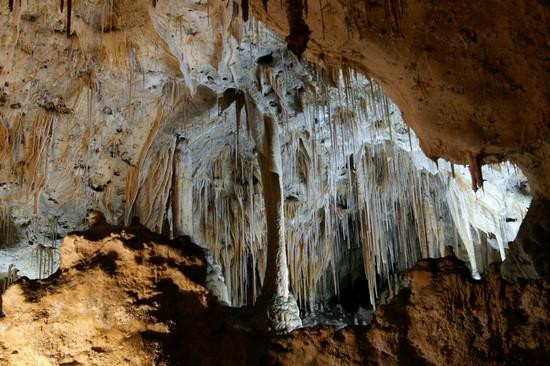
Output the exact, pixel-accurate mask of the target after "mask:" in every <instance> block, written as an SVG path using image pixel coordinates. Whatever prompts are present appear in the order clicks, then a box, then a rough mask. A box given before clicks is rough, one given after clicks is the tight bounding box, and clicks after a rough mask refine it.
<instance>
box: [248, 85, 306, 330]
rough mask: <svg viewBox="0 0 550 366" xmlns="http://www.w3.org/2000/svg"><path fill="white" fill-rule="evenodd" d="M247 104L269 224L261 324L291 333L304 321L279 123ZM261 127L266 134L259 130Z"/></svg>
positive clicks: (260, 302)
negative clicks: (294, 276) (289, 238)
mask: <svg viewBox="0 0 550 366" xmlns="http://www.w3.org/2000/svg"><path fill="white" fill-rule="evenodd" d="M246 107H247V118H248V124H249V127H250V129H251V132H252V136H253V138H254V141H255V142H256V148H257V151H258V163H259V165H260V172H261V180H262V187H263V195H264V204H265V214H266V225H267V265H266V273H265V279H264V283H263V286H262V294H261V295H260V298H259V299H258V302H257V303H256V305H257V309H259V310H260V314H259V315H260V316H259V319H258V320H259V323H260V327H262V328H265V329H267V330H269V331H275V332H289V331H291V330H293V329H295V328H297V327H300V326H301V324H302V322H301V320H300V311H299V309H298V305H297V303H296V299H295V298H294V297H293V296H292V295H291V294H290V291H289V279H288V263H287V255H286V243H285V216H284V199H283V176H282V172H283V170H282V161H281V145H280V142H279V126H278V124H277V121H276V120H275V119H273V118H272V117H270V116H267V115H262V114H261V113H259V111H258V109H257V107H256V105H255V103H254V101H253V100H251V99H250V98H249V97H248V96H247V98H246ZM260 126H261V127H263V131H262V133H260V132H259V131H258V127H260ZM264 311H265V312H264Z"/></svg>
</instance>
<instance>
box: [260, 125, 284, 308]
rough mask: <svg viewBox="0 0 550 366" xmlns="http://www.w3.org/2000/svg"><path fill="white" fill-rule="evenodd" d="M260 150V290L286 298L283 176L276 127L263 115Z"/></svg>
mask: <svg viewBox="0 0 550 366" xmlns="http://www.w3.org/2000/svg"><path fill="white" fill-rule="evenodd" d="M263 128H264V134H263V141H262V149H261V150H259V151H258V163H259V165H260V172H261V179H262V187H263V195H264V204H265V215H266V224H267V267H266V274H265V280H264V285H263V289H262V293H263V294H265V296H267V297H283V298H285V299H286V298H288V295H289V290H288V288H289V281H288V264H287V257H286V243H285V218H284V207H283V204H284V201H283V178H282V162H281V146H280V143H279V126H278V125H277V122H275V121H274V120H273V119H272V118H270V117H267V116H264V118H263Z"/></svg>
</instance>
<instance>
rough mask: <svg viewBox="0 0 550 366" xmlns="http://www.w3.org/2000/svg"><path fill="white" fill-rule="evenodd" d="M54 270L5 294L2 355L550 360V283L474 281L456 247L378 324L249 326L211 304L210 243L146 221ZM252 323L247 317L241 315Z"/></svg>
mask: <svg viewBox="0 0 550 366" xmlns="http://www.w3.org/2000/svg"><path fill="white" fill-rule="evenodd" d="M62 250H63V254H64V255H63V263H62V268H61V269H60V271H59V272H58V273H56V274H55V275H54V276H52V277H51V278H50V279H47V280H36V281H29V280H26V279H21V280H20V281H19V282H18V283H16V284H15V285H13V286H12V287H10V288H9V289H8V291H7V292H6V294H5V295H4V311H5V313H6V316H5V317H4V318H1V319H0V364H1V365H22V366H23V365H37V364H41V365H58V364H85V365H91V364H100V365H113V364H135V365H141V364H151V363H153V362H154V363H156V364H171V365H178V364H202V365H258V364H262V365H271V364H277V365H302V364H310V365H344V364H346V365H347V364H373V365H374V364H377V365H398V364H403V363H406V364H437V365H439V364H448V365H475V364H487V365H503V364H509V365H517V364H532V365H545V364H546V362H547V361H548V359H549V357H550V350H549V349H548V346H547V345H548V343H549V342H550V332H549V329H550V328H549V325H550V324H549V322H550V320H549V318H548V308H549V306H550V304H549V301H550V297H549V294H550V287H549V286H548V283H546V282H543V281H524V282H518V283H515V284H509V283H506V282H505V281H503V280H501V279H500V276H499V274H498V272H494V273H492V275H491V276H488V278H486V279H485V280H482V281H472V280H471V278H470V273H469V271H468V269H467V267H466V266H465V265H464V263H463V262H460V261H458V260H457V259H456V258H455V257H453V256H448V257H446V258H444V259H440V260H423V261H421V262H420V263H418V264H417V265H416V266H415V267H414V268H413V270H412V271H411V272H410V274H409V278H410V289H407V290H403V291H402V292H401V293H400V294H399V295H398V296H397V297H396V298H395V299H394V300H393V301H392V302H391V303H389V304H388V305H384V306H381V307H380V308H379V309H378V311H377V312H376V315H375V321H374V323H373V324H372V325H371V326H370V327H348V328H345V329H341V330H335V329H334V328H330V327H314V328H306V329H300V330H296V331H294V332H292V333H291V334H290V335H288V336H285V337H278V336H273V335H269V334H266V333H256V332H253V331H250V330H246V329H247V327H246V324H247V323H248V324H250V323H249V321H250V320H249V318H250V317H249V315H248V314H247V313H246V310H234V309H233V310H232V309H230V308H223V307H218V306H216V305H214V304H213V303H214V300H213V299H211V298H210V296H209V293H208V291H207V290H206V288H205V287H204V283H205V281H206V274H207V269H206V261H205V259H204V257H203V255H202V253H203V251H202V250H201V249H200V248H198V247H196V246H194V245H192V244H191V243H189V242H186V241H167V240H165V239H163V238H162V237H159V236H157V235H155V234H152V233H150V232H149V231H148V230H146V229H145V228H144V227H142V226H132V227H129V228H125V229H122V228H112V227H110V226H108V225H103V226H101V227H96V228H95V229H94V230H93V231H87V232H80V233H74V234H71V235H70V236H68V237H67V238H66V239H65V241H64V245H63V247H62ZM243 325H244V326H243Z"/></svg>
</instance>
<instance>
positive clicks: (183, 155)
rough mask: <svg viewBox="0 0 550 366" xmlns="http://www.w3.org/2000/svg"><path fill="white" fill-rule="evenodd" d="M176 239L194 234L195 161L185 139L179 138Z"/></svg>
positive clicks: (174, 212) (174, 188)
mask: <svg viewBox="0 0 550 366" xmlns="http://www.w3.org/2000/svg"><path fill="white" fill-rule="evenodd" d="M172 217H173V225H174V232H173V235H174V237H178V236H181V235H189V236H191V235H192V234H193V160H192V156H191V150H190V149H189V146H188V145H187V140H186V139H185V138H178V141H177V143H176V150H175V152H174V174H173V175H172Z"/></svg>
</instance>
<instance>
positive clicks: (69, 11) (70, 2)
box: [67, 0, 73, 38]
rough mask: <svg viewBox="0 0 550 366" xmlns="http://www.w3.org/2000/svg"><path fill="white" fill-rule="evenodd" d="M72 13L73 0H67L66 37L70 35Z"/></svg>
mask: <svg viewBox="0 0 550 366" xmlns="http://www.w3.org/2000/svg"><path fill="white" fill-rule="evenodd" d="M72 13H73V0H67V38H70V37H71V17H72V15H73V14H72Z"/></svg>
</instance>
